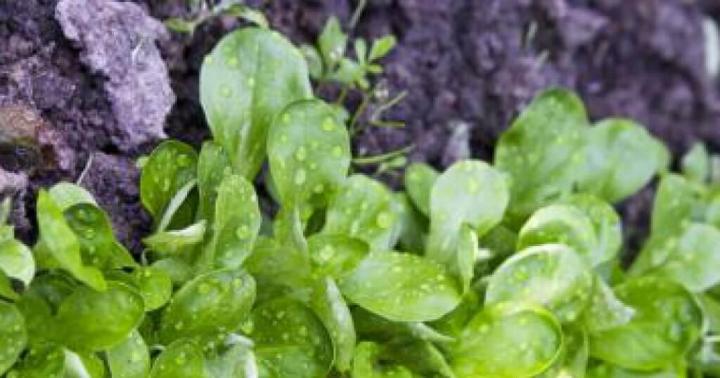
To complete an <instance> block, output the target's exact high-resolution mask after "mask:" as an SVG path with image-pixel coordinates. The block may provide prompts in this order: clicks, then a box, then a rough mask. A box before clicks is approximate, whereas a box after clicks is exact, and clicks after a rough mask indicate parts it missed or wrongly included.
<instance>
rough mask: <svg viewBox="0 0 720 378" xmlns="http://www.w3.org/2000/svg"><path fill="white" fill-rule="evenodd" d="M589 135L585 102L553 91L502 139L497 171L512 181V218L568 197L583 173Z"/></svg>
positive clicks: (536, 101) (497, 150)
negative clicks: (508, 175)
mask: <svg viewBox="0 0 720 378" xmlns="http://www.w3.org/2000/svg"><path fill="white" fill-rule="evenodd" d="M587 129H588V121H587V114H586V112H585V107H584V106H583V103H582V101H581V100H580V99H579V98H578V97H577V96H576V95H575V94H573V93H572V92H569V91H567V90H564V89H551V90H547V91H545V92H543V93H541V94H540V95H539V96H537V97H536V98H535V99H534V100H533V101H532V103H530V105H528V107H527V108H525V110H524V111H523V112H522V113H521V114H520V116H519V117H518V118H517V119H516V120H515V121H514V122H513V124H512V126H511V127H510V129H508V130H507V131H506V132H505V133H503V134H502V136H501V137H500V140H499V141H498V144H497V146H496V148H495V166H496V167H497V168H499V169H501V170H503V171H505V172H507V173H509V174H510V176H511V177H512V185H511V191H512V195H511V197H512V202H511V204H510V207H511V212H512V213H513V214H515V216H519V217H524V216H526V215H529V214H530V213H532V212H533V211H534V210H535V209H537V208H539V207H541V206H544V205H547V204H549V203H551V202H553V201H555V200H556V199H558V198H560V197H562V196H563V195H565V194H567V193H569V192H570V191H571V189H572V185H573V183H574V182H575V180H576V178H577V174H578V173H579V171H580V169H582V167H583V163H584V162H583V151H582V150H583V141H584V136H585V133H586V132H587Z"/></svg>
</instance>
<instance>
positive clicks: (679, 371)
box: [587, 361, 688, 378]
mask: <svg viewBox="0 0 720 378" xmlns="http://www.w3.org/2000/svg"><path fill="white" fill-rule="evenodd" d="M668 364H669V365H670V366H668V367H666V368H663V369H659V370H654V371H637V370H629V369H623V368H621V367H618V366H615V365H612V364H608V363H602V364H598V365H596V366H593V367H591V368H590V369H588V372H587V377H588V378H678V377H686V376H688V375H687V368H686V367H685V366H684V364H683V363H674V364H673V363H672V361H668ZM673 365H675V366H673Z"/></svg>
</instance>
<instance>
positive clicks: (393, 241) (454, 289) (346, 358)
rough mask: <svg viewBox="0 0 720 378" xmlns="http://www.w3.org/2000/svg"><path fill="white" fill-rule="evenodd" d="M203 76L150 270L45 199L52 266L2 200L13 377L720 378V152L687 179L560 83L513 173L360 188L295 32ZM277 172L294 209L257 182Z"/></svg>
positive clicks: (44, 233)
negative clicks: (204, 135) (623, 203)
mask: <svg viewBox="0 0 720 378" xmlns="http://www.w3.org/2000/svg"><path fill="white" fill-rule="evenodd" d="M201 80H202V83H201V97H202V103H203V107H204V109H205V112H206V116H207V118H208V123H209V125H210V127H211V131H212V133H213V141H208V142H206V143H204V144H203V145H202V148H201V149H200V151H199V153H198V152H196V151H195V150H194V149H193V148H192V147H191V146H188V145H186V144H183V143H181V142H177V141H166V142H163V143H161V144H160V145H159V146H158V147H157V148H156V149H155V151H153V153H152V154H151V155H150V156H149V157H148V158H147V160H146V161H145V163H144V165H143V168H142V174H141V179H140V196H141V202H142V203H143V205H144V206H145V208H146V210H147V211H148V212H149V213H150V215H151V216H152V218H153V232H152V234H151V235H149V236H148V237H147V238H146V239H145V240H144V242H145V245H146V246H147V249H146V250H145V251H144V252H143V254H142V256H141V258H140V262H136V261H135V260H133V259H132V258H131V256H130V254H129V253H128V252H127V250H125V249H124V248H123V247H122V246H121V245H120V243H118V242H117V240H116V239H115V237H114V236H113V234H112V229H111V227H110V223H109V221H108V218H107V216H106V215H105V213H104V212H103V211H102V210H101V209H100V208H99V207H98V205H97V204H96V203H95V201H94V200H93V198H92V196H90V194H89V193H88V192H87V191H85V190H84V189H82V188H80V187H78V186H75V185H72V184H66V183H61V184H58V185H56V186H54V187H52V188H50V189H49V190H41V191H40V193H39V195H38V200H37V219H38V228H39V238H38V242H37V243H36V245H35V246H34V247H33V248H32V250H31V249H29V248H28V247H25V246H24V245H22V243H20V242H18V241H16V240H15V239H14V237H13V235H12V228H11V227H10V226H7V225H4V222H5V220H6V217H7V208H8V206H7V205H5V206H4V207H3V211H2V212H0V220H2V221H3V222H2V223H3V225H2V226H0V375H6V376H8V377H38V376H42V377H46V376H82V377H92V378H95V377H130V378H135V377H152V378H158V377H163V378H164V377H173V378H178V377H180V378H183V377H193V378H197V377H208V378H209V377H248V378H249V377H293V378H295V377H300V378H303V377H308V378H314V377H326V376H330V377H353V378H376V377H446V378H452V377H458V378H465V377H473V378H475V377H480V378H483V377H494V378H497V377H500V378H505V377H507V378H517V377H583V376H584V377H645V376H687V375H688V374H694V376H702V374H705V375H708V376H718V373H720V366H719V365H718V363H717V361H718V360H719V358H720V357H719V356H720V354H719V353H720V350H718V349H717V340H718V335H719V334H720V302H718V301H719V300H720V299H718V289H717V286H718V284H719V283H720V273H718V272H720V261H718V256H720V251H717V248H718V247H717V246H718V245H720V231H718V229H717V227H718V226H720V222H719V219H720V215H718V214H720V210H719V209H720V207H719V206H720V205H718V204H720V202H719V201H720V196H719V195H718V193H719V192H718V185H717V182H714V181H713V179H712V177H713V175H712V174H711V173H710V170H711V168H709V167H711V166H712V164H710V163H709V162H710V161H711V157H710V156H709V155H708V154H707V153H703V152H702V151H701V150H700V152H698V150H697V149H695V150H694V151H693V152H692V153H691V155H688V157H687V158H685V159H684V161H685V163H684V164H683V167H684V171H683V175H677V174H671V173H668V172H666V171H665V169H666V165H667V160H668V156H667V155H668V154H667V152H666V151H665V149H664V147H662V145H661V144H660V143H659V142H658V141H657V140H655V139H654V138H652V137H651V136H650V135H649V134H647V132H645V131H644V130H643V129H642V128H641V127H640V126H639V125H637V124H634V123H632V122H630V121H625V120H618V119H611V120H605V121H601V122H599V123H598V124H597V125H595V126H590V123H589V121H588V120H587V118H586V115H585V110H584V107H583V105H582V102H581V101H580V100H579V99H578V98H577V97H576V96H575V95H574V94H572V93H570V92H568V91H566V90H563V89H551V90H548V91H546V92H544V93H541V94H540V95H539V96H538V97H537V98H536V99H535V100H534V101H533V102H532V103H531V104H530V105H529V107H528V108H527V109H526V110H525V111H524V112H523V113H522V114H521V115H520V116H519V117H518V119H517V120H516V121H515V122H514V123H513V125H512V126H511V127H510V129H509V130H508V131H507V132H506V133H505V134H504V135H503V136H502V137H501V138H500V141H499V145H498V147H497V151H496V156H495V162H494V164H490V163H488V162H482V161H479V160H465V161H460V162H457V163H455V164H453V165H452V166H451V167H449V168H448V169H447V170H445V171H443V172H439V171H435V170H434V169H433V168H431V167H429V166H427V165H422V164H414V165H411V166H410V167H409V168H408V169H407V174H406V177H405V186H406V188H405V191H400V192H395V191H393V190H391V189H390V188H388V187H387V186H385V185H384V184H383V183H381V182H379V181H377V180H375V179H373V178H371V177H368V176H365V175H362V174H350V172H349V170H350V165H351V158H352V157H351V152H350V151H351V149H350V133H349V132H348V129H347V125H346V124H345V122H344V121H343V119H342V118H341V117H338V115H337V112H336V111H335V109H334V108H333V107H332V106H331V105H329V104H326V103H324V102H323V101H322V100H319V99H316V98H313V96H312V93H311V91H310V86H309V77H308V70H307V67H306V65H305V60H304V59H302V57H301V56H300V53H299V50H298V49H296V48H295V47H294V46H293V45H292V44H291V43H290V42H288V41H287V40H285V39H284V38H283V37H282V36H280V35H279V34H277V33H275V32H273V31H270V30H267V29H260V28H246V29H241V30H239V31H236V32H234V33H232V34H230V35H228V36H226V37H225V38H224V39H223V40H222V41H220V43H219V44H218V46H217V47H216V48H215V50H213V51H212V52H211V54H210V55H209V56H208V57H207V58H206V60H205V63H204V64H203V68H202V75H201ZM599 157H604V158H603V159H600V158H599ZM266 162H267V163H268V164H267V167H268V170H267V173H266V176H267V177H265V180H264V182H265V183H266V188H264V189H265V190H266V191H267V192H268V193H271V195H272V196H273V198H274V199H275V200H276V201H277V205H278V206H277V210H276V211H272V209H269V208H268V207H267V206H263V207H261V206H260V201H259V198H258V195H259V190H258V189H259V188H257V189H256V186H254V185H253V182H256V181H262V180H256V178H257V177H256V175H257V174H258V173H259V172H260V170H261V167H262V166H263V165H264V164H265V163H266ZM626 170H627V171H626ZM658 173H660V175H661V179H660V186H659V188H658V191H657V196H656V201H655V205H654V209H653V219H652V225H651V236H650V238H649V240H648V242H647V243H646V245H645V246H644V248H643V249H642V251H641V252H640V256H639V257H638V259H637V260H636V262H635V263H634V264H633V265H632V266H631V267H630V269H628V270H627V271H625V270H623V269H622V268H621V265H620V263H619V254H620V250H621V249H622V231H621V227H620V218H619V216H618V214H617V213H616V211H615V210H614V208H613V207H612V204H613V203H615V202H616V201H619V200H621V199H623V198H626V197H627V196H629V195H632V194H633V193H634V192H636V191H637V190H639V189H640V188H641V187H642V186H644V185H645V184H646V183H647V182H648V181H649V180H651V178H652V177H654V176H655V175H656V174H658Z"/></svg>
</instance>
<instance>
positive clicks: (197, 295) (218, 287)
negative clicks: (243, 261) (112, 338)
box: [160, 269, 255, 343]
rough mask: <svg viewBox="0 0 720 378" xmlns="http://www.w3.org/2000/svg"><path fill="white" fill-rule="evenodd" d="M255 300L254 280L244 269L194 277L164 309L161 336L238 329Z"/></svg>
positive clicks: (201, 334) (204, 334)
mask: <svg viewBox="0 0 720 378" xmlns="http://www.w3.org/2000/svg"><path fill="white" fill-rule="evenodd" d="M254 301H255V280H254V279H253V278H252V277H251V276H250V275H249V274H247V272H245V271H244V270H241V269H235V270H218V271H214V272H210V273H207V274H203V275H200V276H197V277H195V278H194V279H193V280H192V281H190V282H188V283H186V284H185V285H183V287H182V288H181V289H180V290H178V291H177V293H175V295H174V296H173V299H172V301H171V302H170V304H169V305H168V306H167V307H166V308H165V310H164V312H163V315H162V323H161V325H160V338H161V340H163V342H165V343H168V342H172V341H175V340H178V339H180V338H182V337H203V338H212V337H216V336H217V335H220V334H224V333H227V332H232V331H234V330H236V329H237V328H238V327H239V326H240V323H241V322H242V321H243V320H244V319H245V318H246V317H247V315H248V314H249V313H250V309H251V308H252V305H253V303H254Z"/></svg>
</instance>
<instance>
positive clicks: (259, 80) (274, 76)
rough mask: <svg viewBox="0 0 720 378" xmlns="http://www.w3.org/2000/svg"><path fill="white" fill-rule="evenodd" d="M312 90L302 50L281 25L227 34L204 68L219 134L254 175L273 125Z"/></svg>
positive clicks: (204, 95)
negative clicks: (278, 29) (282, 31)
mask: <svg viewBox="0 0 720 378" xmlns="http://www.w3.org/2000/svg"><path fill="white" fill-rule="evenodd" d="M311 96H312V89H311V87H310V79H309V77H308V69H307V64H306V62H305V59H304V58H303V56H302V54H301V53H300V52H299V51H298V50H297V49H296V48H295V46H293V45H292V44H291V43H290V42H289V41H288V40H287V39H285V38H284V37H282V36H281V35H280V34H278V33H277V32H275V31H270V30H267V29H260V28H244V29H241V30H238V31H235V32H233V33H230V34H228V35H226V36H225V37H223V39H222V40H220V42H219V43H218V44H217V46H216V47H215V48H214V49H213V51H212V52H211V53H210V55H208V56H207V57H206V58H205V61H204V62H203V65H202V68H201V71H200V102H201V104H202V107H203V110H204V111H205V116H206V118H207V121H208V125H209V126H210V130H211V131H212V134H213V138H214V139H215V141H216V142H217V143H218V144H220V145H221V146H222V147H223V148H224V149H225V151H227V153H228V155H229V157H230V161H231V164H232V166H233V167H234V168H235V169H237V170H238V172H240V173H241V174H242V175H243V176H245V177H246V178H248V179H250V180H252V179H253V178H254V177H255V175H256V174H257V172H258V170H259V169H260V166H261V165H262V162H263V160H264V159H265V146H266V139H267V134H268V130H269V129H270V125H271V123H272V122H273V119H274V118H275V116H276V115H277V114H278V113H280V111H281V110H283V109H284V108H285V107H286V106H287V105H288V104H290V103H292V102H294V101H296V100H300V99H307V98H310V97H311Z"/></svg>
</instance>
